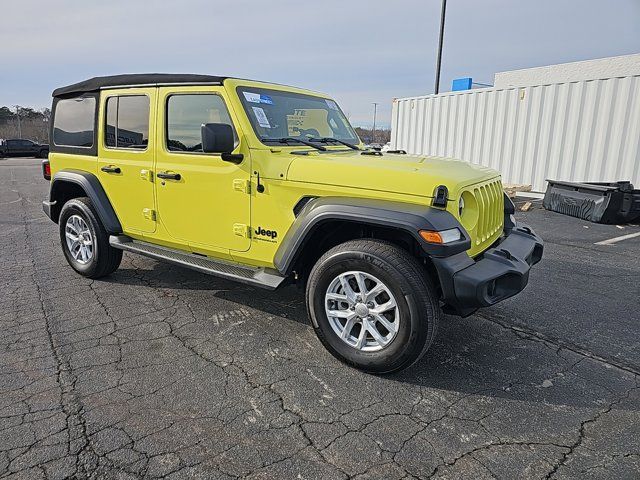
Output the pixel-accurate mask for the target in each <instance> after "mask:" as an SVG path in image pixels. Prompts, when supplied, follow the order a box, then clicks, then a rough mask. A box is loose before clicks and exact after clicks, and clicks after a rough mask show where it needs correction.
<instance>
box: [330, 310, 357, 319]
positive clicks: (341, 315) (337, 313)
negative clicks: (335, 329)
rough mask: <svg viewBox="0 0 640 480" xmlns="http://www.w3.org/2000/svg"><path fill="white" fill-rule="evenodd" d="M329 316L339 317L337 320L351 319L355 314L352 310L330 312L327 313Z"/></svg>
mask: <svg viewBox="0 0 640 480" xmlns="http://www.w3.org/2000/svg"><path fill="white" fill-rule="evenodd" d="M327 315H329V316H331V317H337V318H347V319H348V318H351V317H355V315H356V314H355V313H353V312H352V311H351V310H328V311H327Z"/></svg>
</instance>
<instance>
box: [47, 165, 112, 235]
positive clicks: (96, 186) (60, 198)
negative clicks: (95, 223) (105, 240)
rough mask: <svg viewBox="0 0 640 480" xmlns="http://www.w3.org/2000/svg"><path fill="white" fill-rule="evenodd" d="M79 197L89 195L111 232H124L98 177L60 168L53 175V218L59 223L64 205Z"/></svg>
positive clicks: (50, 200) (108, 230)
mask: <svg viewBox="0 0 640 480" xmlns="http://www.w3.org/2000/svg"><path fill="white" fill-rule="evenodd" d="M78 197H89V199H90V200H91V203H92V204H93V206H94V208H95V210H96V213H97V214H98V217H99V218H100V221H101V222H102V225H104V228H105V230H106V231H107V232H108V233H109V234H117V233H121V232H122V226H121V224H120V221H119V220H118V216H117V215H116V212H115V210H114V209H113V206H112V205H111V202H110V201H109V197H107V194H106V192H105V191H104V188H102V185H101V184H100V180H98V177H96V176H95V175H94V174H92V173H89V172H83V171H80V170H60V171H58V172H56V174H55V175H54V176H53V179H52V180H51V188H50V190H49V205H50V209H49V212H50V217H51V220H53V221H54V222H56V223H57V222H58V219H59V218H60V211H61V210H62V207H63V205H64V204H65V203H66V202H68V201H69V200H71V199H73V198H78Z"/></svg>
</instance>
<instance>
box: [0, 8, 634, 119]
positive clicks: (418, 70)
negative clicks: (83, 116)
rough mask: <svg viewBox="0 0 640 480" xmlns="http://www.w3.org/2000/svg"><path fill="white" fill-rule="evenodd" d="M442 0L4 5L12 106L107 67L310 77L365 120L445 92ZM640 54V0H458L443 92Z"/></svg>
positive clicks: (306, 81) (1, 100)
mask: <svg viewBox="0 0 640 480" xmlns="http://www.w3.org/2000/svg"><path fill="white" fill-rule="evenodd" d="M439 15H440V0H351V1H347V0H322V1H315V2H306V1H300V0H282V1H280V0H270V1H264V0H252V1H247V0H233V1H231V0H227V1H221V0H180V1H178V0H171V1H169V0H154V1H142V0H138V1H136V0H109V1H103V0H100V1H98V0H56V1H50V0H18V1H11V2H9V1H6V2H3V5H2V7H0V16H1V18H2V22H1V24H2V28H0V105H14V104H20V105H25V106H34V107H37V108H40V107H45V106H49V105H50V103H51V99H50V93H51V91H52V90H53V89H54V88H55V87H57V86H61V85H65V84H69V83H73V82H76V81H79V80H83V79H85V78H88V77H92V76H95V75H107V74H116V73H132V72H189V73H210V74H218V75H234V76H239V77H244V78H254V79H259V80H268V81H274V82H279V83H286V84H293V85H299V86H302V87H306V88H310V89H313V90H319V91H323V92H326V93H329V94H331V95H333V96H334V97H336V99H337V100H338V101H339V102H340V104H341V105H342V107H343V110H344V111H345V112H346V113H348V114H349V116H350V118H351V120H352V122H353V123H354V124H356V125H369V124H370V123H371V117H372V109H373V107H372V102H378V103H380V110H379V113H380V116H379V122H380V124H382V125H388V124H389V117H390V111H391V100H392V98H393V97H403V96H410V95H424V94H428V93H432V92H433V83H434V68H435V56H436V47H437V38H438V27H439ZM638 52H640V0H608V1H607V0H600V1H596V0H536V1H522V0H521V1H514V0H510V1H509V0H483V1H477V0H448V11H447V27H446V34H445V48H444V59H443V74H442V87H441V89H442V90H448V89H449V88H450V85H451V80H452V79H453V78H456V77H461V76H471V77H473V78H474V80H477V81H479V82H483V83H491V82H492V80H493V74H494V73H495V72H498V71H504V70H513V69H518V68H526V67H532V66H539V65H548V64H553V63H562V62H570V61H576V60H586V59H591V58H599V57H606V56H613V55H624V54H629V53H638Z"/></svg>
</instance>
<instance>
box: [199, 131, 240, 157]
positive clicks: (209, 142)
mask: <svg viewBox="0 0 640 480" xmlns="http://www.w3.org/2000/svg"><path fill="white" fill-rule="evenodd" d="M200 133H201V135H202V151H203V152H204V153H219V154H221V157H222V160H224V161H226V162H231V163H236V164H237V163H241V162H242V159H243V155H242V154H233V153H231V152H232V151H233V149H234V144H235V138H234V136H233V128H231V125H228V124H226V123H204V124H202V127H200Z"/></svg>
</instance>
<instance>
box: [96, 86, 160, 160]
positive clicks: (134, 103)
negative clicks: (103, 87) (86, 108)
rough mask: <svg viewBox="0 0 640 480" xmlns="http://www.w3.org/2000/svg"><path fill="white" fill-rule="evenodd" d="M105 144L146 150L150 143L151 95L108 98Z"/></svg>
mask: <svg viewBox="0 0 640 480" xmlns="http://www.w3.org/2000/svg"><path fill="white" fill-rule="evenodd" d="M106 108H107V111H106V119H107V124H106V128H105V145H106V146H107V147H110V148H135V149H142V150H144V149H145V148H147V145H148V144H149V97H147V96H146V95H126V96H121V97H109V98H108V99H107V106H106Z"/></svg>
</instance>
